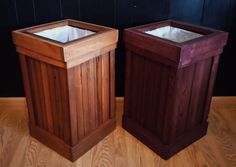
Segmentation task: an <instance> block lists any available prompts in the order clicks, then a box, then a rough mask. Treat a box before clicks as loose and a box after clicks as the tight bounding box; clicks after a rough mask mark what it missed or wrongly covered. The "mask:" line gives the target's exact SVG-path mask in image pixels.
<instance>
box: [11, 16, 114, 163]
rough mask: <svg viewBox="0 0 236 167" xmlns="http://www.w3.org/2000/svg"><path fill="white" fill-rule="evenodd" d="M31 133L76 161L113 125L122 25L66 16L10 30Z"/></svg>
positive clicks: (107, 132) (111, 128)
mask: <svg viewBox="0 0 236 167" xmlns="http://www.w3.org/2000/svg"><path fill="white" fill-rule="evenodd" d="M12 35H13V41H14V44H15V46H16V50H17V52H18V53H19V56H20V62H21V68H22V74H23V81H24V88H25V94H26V98H27V104H28V111H29V127H30V134H31V135H32V136H33V137H35V138H36V139H38V140H39V141H40V142H42V143H43V144H45V145H47V146H48V147H50V148H52V149H53V150H55V151H56V152H58V153H59V154H61V155H62V156H64V157H66V158H67V159H69V160H71V161H74V160H76V159H77V158H78V157H80V156H81V155H82V154H84V153H85V152H87V151H88V150H89V149H90V148H91V147H93V146H94V145H95V144H97V143H98V142H99V141H100V140H101V139H103V138H104V137H105V136H106V135H108V134H109V133H110V132H111V131H112V130H114V128H115V118H114V98H115V94H114V77H115V76H114V75H115V67H114V66H115V64H114V63H115V57H114V56H115V48H116V45H117V41H118V31H117V30H115V29H112V28H108V27H104V26H99V25H94V24H89V23H85V22H80V21H75V20H63V21H58V22H53V23H49V24H43V25H39V26H35V27H30V28H26V29H21V30H17V31H14V32H13V33H12Z"/></svg>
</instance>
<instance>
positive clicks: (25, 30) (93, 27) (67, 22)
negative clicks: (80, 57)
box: [12, 19, 118, 47]
mask: <svg viewBox="0 0 236 167" xmlns="http://www.w3.org/2000/svg"><path fill="white" fill-rule="evenodd" d="M75 24H79V25H81V26H82V27H86V26H88V27H89V28H88V29H89V30H92V31H95V32H97V33H95V34H92V35H89V36H85V37H82V38H79V39H75V40H72V41H69V42H66V43H62V42H59V41H55V40H52V39H48V38H45V37H41V36H38V35H35V34H33V33H34V32H38V31H43V30H46V29H50V28H55V27H58V26H63V25H71V26H74V27H76V26H75ZM77 27H79V26H77ZM35 29H38V30H37V31H35ZM97 29H100V31H98V30H97ZM96 30H97V31H96ZM111 30H115V31H117V32H118V30H117V29H115V28H111V27H106V26H102V25H97V24H93V23H88V22H83V21H78V20H74V19H65V20H60V21H54V22H50V23H45V24H40V25H36V26H32V27H28V28H23V29H19V30H14V31H12V36H13V38H14V34H20V35H26V36H28V37H29V36H33V37H35V38H38V39H39V40H42V41H43V42H47V43H53V44H54V45H57V46H60V47H66V46H68V45H71V44H72V43H74V42H78V41H79V40H83V39H87V38H91V37H94V36H96V35H99V34H103V33H105V32H108V31H111Z"/></svg>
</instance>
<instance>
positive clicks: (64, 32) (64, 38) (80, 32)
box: [34, 25, 95, 43]
mask: <svg viewBox="0 0 236 167" xmlns="http://www.w3.org/2000/svg"><path fill="white" fill-rule="evenodd" d="M34 34H35V35H39V36H42V37H45V38H49V39H52V40H55V41H59V42H62V43H66V42H69V41H72V40H75V39H79V38H82V37H85V36H88V35H92V34H95V32H93V31H90V30H85V29H80V28H76V27H72V26H68V25H66V26H61V27H56V28H52V29H48V30H44V31H39V32H36V33H34Z"/></svg>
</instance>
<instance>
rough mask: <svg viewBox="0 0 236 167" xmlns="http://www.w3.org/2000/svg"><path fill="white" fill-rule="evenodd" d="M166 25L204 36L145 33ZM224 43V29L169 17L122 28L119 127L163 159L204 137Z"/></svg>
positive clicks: (225, 38)
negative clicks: (186, 38) (179, 40)
mask: <svg viewBox="0 0 236 167" xmlns="http://www.w3.org/2000/svg"><path fill="white" fill-rule="evenodd" d="M167 25H169V26H174V27H178V28H182V29H185V30H189V31H192V32H197V33H201V34H202V35H203V36H202V37H200V38H197V39H193V40H189V41H186V42H182V43H177V42H173V41H171V40H166V39H162V38H159V37H155V36H152V35H148V34H146V33H145V31H147V30H152V29H156V28H160V27H164V26H167ZM226 41H227V33H225V32H222V31H218V30H213V29H210V28H204V27H201V26H195V25H190V24H186V23H181V22H177V21H171V20H170V21H163V22H158V23H152V24H148V25H142V26H137V27H131V28H128V29H125V30H124V43H125V47H126V53H127V54H126V60H127V64H126V74H127V75H126V90H125V92H126V93H125V101H126V102H125V114H124V116H123V127H124V128H125V129H126V130H127V131H129V132H130V133H131V134H133V135H134V136H135V137H137V138H138V139H139V140H141V141H142V142H143V143H144V144H146V145H147V146H149V147H150V148H151V149H153V150H154V151H155V152H157V153H158V154H159V155H160V156H161V157H162V158H164V159H168V158H170V157H171V156H172V155H174V154H175V153H177V152H178V151H180V150H181V149H183V148H184V147H186V146H188V145H189V144H191V143H193V142H194V141H196V140H197V139H199V138H201V137H202V136H204V135H205V134H206V131H207V116H208V113H209V106H210V100H211V96H212V90H213V86H214V81H215V76H216V71H217V67H218V63H219V57H220V54H221V53H222V51H223V47H224V46H225V44H226Z"/></svg>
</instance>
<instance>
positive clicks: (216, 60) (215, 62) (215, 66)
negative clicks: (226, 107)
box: [202, 55, 220, 123]
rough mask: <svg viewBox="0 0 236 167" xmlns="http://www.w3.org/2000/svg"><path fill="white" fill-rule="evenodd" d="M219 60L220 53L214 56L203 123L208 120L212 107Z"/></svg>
mask: <svg viewBox="0 0 236 167" xmlns="http://www.w3.org/2000/svg"><path fill="white" fill-rule="evenodd" d="M219 60H220V55H217V56H214V57H213V62H212V66H211V73H210V78H209V81H208V91H207V94H206V103H205V108H204V114H203V117H202V123H205V122H206V120H207V117H208V114H209V109H210V105H211V97H212V92H213V88H214V82H215V79H216V74H217V69H218V65H219Z"/></svg>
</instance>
